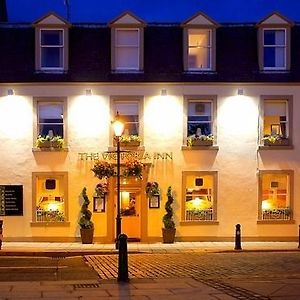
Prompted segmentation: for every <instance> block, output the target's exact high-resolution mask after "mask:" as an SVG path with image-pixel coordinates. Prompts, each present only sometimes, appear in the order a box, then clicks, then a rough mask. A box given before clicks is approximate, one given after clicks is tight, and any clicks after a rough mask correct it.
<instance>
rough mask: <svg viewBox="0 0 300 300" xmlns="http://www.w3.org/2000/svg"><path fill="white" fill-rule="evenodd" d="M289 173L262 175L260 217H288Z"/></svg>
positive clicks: (285, 218)
mask: <svg viewBox="0 0 300 300" xmlns="http://www.w3.org/2000/svg"><path fill="white" fill-rule="evenodd" d="M289 180H290V179H289V175H287V174H263V175H262V199H261V208H262V219H264V220H268V219H283V220H288V219H290V191H289V186H290V183H289Z"/></svg>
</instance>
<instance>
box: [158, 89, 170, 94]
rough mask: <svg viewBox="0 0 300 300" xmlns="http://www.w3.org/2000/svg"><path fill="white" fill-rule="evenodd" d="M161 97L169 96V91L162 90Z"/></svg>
mask: <svg viewBox="0 0 300 300" xmlns="http://www.w3.org/2000/svg"><path fill="white" fill-rule="evenodd" d="M160 95H161V96H167V95H168V91H167V89H161V91H160Z"/></svg>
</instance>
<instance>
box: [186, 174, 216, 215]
mask: <svg viewBox="0 0 300 300" xmlns="http://www.w3.org/2000/svg"><path fill="white" fill-rule="evenodd" d="M185 212H186V214H185V216H186V220H187V221H197V220H212V219H213V176H212V175H203V176H195V175H188V176H187V177H186V201H185Z"/></svg>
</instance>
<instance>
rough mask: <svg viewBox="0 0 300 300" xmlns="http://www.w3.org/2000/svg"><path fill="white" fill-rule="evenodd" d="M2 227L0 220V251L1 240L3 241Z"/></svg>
mask: <svg viewBox="0 0 300 300" xmlns="http://www.w3.org/2000/svg"><path fill="white" fill-rule="evenodd" d="M2 226H3V220H0V250H1V247H2V239H3V234H2V230H3V229H2Z"/></svg>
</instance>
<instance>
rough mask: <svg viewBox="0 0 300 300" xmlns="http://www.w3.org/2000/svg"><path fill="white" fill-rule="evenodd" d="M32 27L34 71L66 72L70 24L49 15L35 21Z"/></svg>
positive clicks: (53, 15)
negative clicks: (33, 32) (33, 28)
mask: <svg viewBox="0 0 300 300" xmlns="http://www.w3.org/2000/svg"><path fill="white" fill-rule="evenodd" d="M34 27H35V68H36V71H37V72H48V73H57V72H58V73H60V72H66V71H67V70H68V44H69V43H68V39H69V32H68V31H69V30H68V28H69V27H70V24H69V23H68V22H66V21H65V20H63V19H62V18H60V17H59V16H57V15H55V14H53V13H51V14H48V15H46V16H45V17H43V18H41V19H39V20H38V21H36V22H35V23H34Z"/></svg>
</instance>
